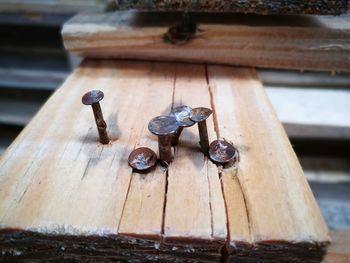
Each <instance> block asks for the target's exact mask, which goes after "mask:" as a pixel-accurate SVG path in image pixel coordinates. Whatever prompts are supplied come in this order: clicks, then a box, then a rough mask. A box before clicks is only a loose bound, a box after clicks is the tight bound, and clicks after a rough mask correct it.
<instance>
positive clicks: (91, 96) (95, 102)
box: [81, 90, 109, 144]
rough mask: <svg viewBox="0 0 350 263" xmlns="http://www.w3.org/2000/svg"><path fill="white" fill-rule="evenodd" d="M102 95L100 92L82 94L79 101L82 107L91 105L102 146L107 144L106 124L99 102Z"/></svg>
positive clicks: (93, 91) (92, 91)
mask: <svg viewBox="0 0 350 263" xmlns="http://www.w3.org/2000/svg"><path fill="white" fill-rule="evenodd" d="M103 97H104V94H103V92H102V91H100V90H91V91H89V92H87V93H85V94H84V96H83V97H82V99H81V101H82V103H83V104H84V105H91V107H92V111H93V112H94V116H95V122H96V125H97V130H98V135H99V137H100V142H101V143H102V144H108V143H109V138H108V135H107V124H106V122H105V121H104V119H103V114H102V110H101V106H100V101H101V100H102V99H103Z"/></svg>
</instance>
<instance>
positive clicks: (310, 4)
mask: <svg viewBox="0 0 350 263" xmlns="http://www.w3.org/2000/svg"><path fill="white" fill-rule="evenodd" d="M118 3H119V6H118V7H119V8H121V9H127V8H133V9H134V8H136V9H141V10H157V11H161V10H163V11H164V10H166V11H169V10H171V11H174V10H176V11H195V12H203V11H204V12H236V13H257V14H289V15H291V14H293V15H299V14H323V15H335V14H340V13H346V11H347V8H348V6H347V4H348V1H346V0H342V1H301V2H295V1H290V0H282V1H253V0H241V1H237V0H226V1H224V3H223V1H221V0H214V1H209V2H208V1H191V0H190V1H183V0H175V1H166V0H160V1H159V0H158V1H149V0H137V1H127V0H119V1H118Z"/></svg>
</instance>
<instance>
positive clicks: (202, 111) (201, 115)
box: [190, 107, 212, 155]
mask: <svg viewBox="0 0 350 263" xmlns="http://www.w3.org/2000/svg"><path fill="white" fill-rule="evenodd" d="M211 114H212V111H211V109H208V108H203V107H199V108H195V109H192V111H191V114H190V118H191V120H192V121H195V122H197V123H198V131H199V139H200V142H199V144H200V146H201V149H202V152H203V153H204V154H205V155H208V152H209V138H208V130H207V123H206V119H207V118H208V117H209V116H210V115H211Z"/></svg>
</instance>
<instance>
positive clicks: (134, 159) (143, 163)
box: [128, 147, 157, 172]
mask: <svg viewBox="0 0 350 263" xmlns="http://www.w3.org/2000/svg"><path fill="white" fill-rule="evenodd" d="M128 163H129V165H130V166H131V167H132V168H133V169H134V170H135V171H138V172H148V171H150V170H151V169H152V168H153V167H154V166H155V165H156V163H157V155H156V154H155V152H154V151H152V150H151V149H149V148H147V147H140V148H137V149H135V150H133V151H132V152H131V153H130V155H129V158H128Z"/></svg>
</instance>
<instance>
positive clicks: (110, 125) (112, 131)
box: [107, 112, 122, 142]
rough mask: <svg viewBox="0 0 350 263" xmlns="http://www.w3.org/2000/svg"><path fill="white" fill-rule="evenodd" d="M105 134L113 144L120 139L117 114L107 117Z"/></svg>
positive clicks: (120, 133)
mask: <svg viewBox="0 0 350 263" xmlns="http://www.w3.org/2000/svg"><path fill="white" fill-rule="evenodd" d="M107 132H108V137H109V139H110V140H111V141H112V142H113V141H116V140H118V138H120V137H121V135H122V131H121V129H120V127H119V125H118V112H115V113H113V114H110V115H109V116H108V117H107Z"/></svg>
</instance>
